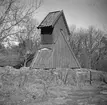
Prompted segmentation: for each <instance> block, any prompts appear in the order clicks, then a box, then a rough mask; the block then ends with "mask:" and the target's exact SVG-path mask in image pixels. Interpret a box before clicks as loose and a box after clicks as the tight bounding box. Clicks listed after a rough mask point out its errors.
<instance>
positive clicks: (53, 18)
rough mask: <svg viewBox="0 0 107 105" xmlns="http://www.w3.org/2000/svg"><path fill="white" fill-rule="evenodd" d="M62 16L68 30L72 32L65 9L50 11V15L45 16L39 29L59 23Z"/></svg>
mask: <svg viewBox="0 0 107 105" xmlns="http://www.w3.org/2000/svg"><path fill="white" fill-rule="evenodd" d="M60 16H63V19H64V22H65V25H66V28H67V30H68V33H69V34H70V31H69V28H68V25H67V22H66V19H65V16H64V13H63V10H61V11H54V12H49V13H48V15H47V16H46V17H45V18H44V20H43V21H42V22H41V23H40V25H39V26H38V27H37V28H38V29H39V28H42V27H54V26H55V24H56V23H57V20H58V19H59V18H60Z"/></svg>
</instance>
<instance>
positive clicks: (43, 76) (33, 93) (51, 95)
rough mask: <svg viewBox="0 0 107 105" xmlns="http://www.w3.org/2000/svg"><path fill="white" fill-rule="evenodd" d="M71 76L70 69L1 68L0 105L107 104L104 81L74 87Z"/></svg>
mask: <svg viewBox="0 0 107 105" xmlns="http://www.w3.org/2000/svg"><path fill="white" fill-rule="evenodd" d="M68 72H69V75H68ZM65 74H66V75H65ZM72 74H73V75H72ZM73 76H74V77H75V76H76V75H75V72H74V71H73V70H68V71H66V72H65V70H59V71H58V70H55V71H51V70H50V71H45V70H30V69H29V68H21V69H14V68H11V67H5V68H0V105H107V85H106V84H105V83H104V82H103V81H99V80H92V82H91V84H90V82H85V83H84V82H79V83H78V85H77V81H76V80H75V79H76V78H74V77H73ZM82 79H83V78H82ZM94 79H95V78H94Z"/></svg>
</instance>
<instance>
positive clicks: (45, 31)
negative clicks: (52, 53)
mask: <svg viewBox="0 0 107 105" xmlns="http://www.w3.org/2000/svg"><path fill="white" fill-rule="evenodd" d="M52 32H53V28H52V27H50V26H49V27H41V44H52V43H53V35H52Z"/></svg>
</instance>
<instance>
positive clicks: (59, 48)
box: [53, 17, 78, 68]
mask: <svg viewBox="0 0 107 105" xmlns="http://www.w3.org/2000/svg"><path fill="white" fill-rule="evenodd" d="M60 29H62V30H63V31H64V33H65V34H64V37H65V39H66V38H67V37H69V35H68V32H67V29H66V26H65V24H64V21H63V17H60V19H59V20H58V22H57V23H56V25H55V28H54V30H53V35H54V40H55V46H54V52H53V63H54V64H53V65H54V67H64V68H69V67H70V68H75V67H78V64H77V62H76V60H75V58H74V55H73V54H72V52H71V51H70V49H69V47H68V45H67V43H66V41H67V39H66V41H65V40H64V37H63V36H62V34H61V32H60ZM71 50H72V49H71Z"/></svg>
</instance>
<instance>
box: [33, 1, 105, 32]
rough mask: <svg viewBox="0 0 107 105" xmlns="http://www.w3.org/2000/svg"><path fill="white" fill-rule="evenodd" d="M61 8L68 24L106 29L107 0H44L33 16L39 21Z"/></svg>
mask: <svg viewBox="0 0 107 105" xmlns="http://www.w3.org/2000/svg"><path fill="white" fill-rule="evenodd" d="M59 10H63V11H64V14H65V18H66V20H67V23H68V26H69V27H70V26H72V25H76V27H77V28H80V27H82V28H88V27H89V26H90V25H93V26H95V27H96V28H101V29H104V30H106V29H107V0H44V1H43V3H42V5H41V7H40V8H39V9H38V10H37V11H36V13H35V15H34V17H35V18H36V19H37V20H38V22H39V23H40V22H41V21H42V20H43V19H44V18H45V16H46V15H47V14H48V13H49V12H52V11H59Z"/></svg>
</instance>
